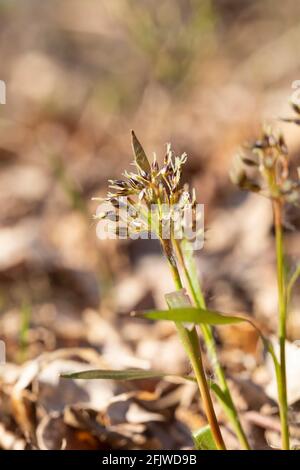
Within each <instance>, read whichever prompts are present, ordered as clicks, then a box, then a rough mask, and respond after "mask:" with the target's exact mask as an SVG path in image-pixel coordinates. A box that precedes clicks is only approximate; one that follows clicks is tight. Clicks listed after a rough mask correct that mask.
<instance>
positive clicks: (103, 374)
mask: <svg viewBox="0 0 300 470" xmlns="http://www.w3.org/2000/svg"><path fill="white" fill-rule="evenodd" d="M166 375H169V374H166V373H165V372H158V371H152V370H142V369H125V370H106V369H95V370H84V371H82V372H73V373H69V374H62V375H61V377H64V378H66V379H111V380H139V379H153V378H160V377H165V376H166Z"/></svg>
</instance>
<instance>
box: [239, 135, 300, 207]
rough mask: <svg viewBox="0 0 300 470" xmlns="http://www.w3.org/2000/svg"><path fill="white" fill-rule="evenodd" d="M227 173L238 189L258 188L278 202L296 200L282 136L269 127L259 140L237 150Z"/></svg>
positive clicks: (299, 194)
mask: <svg viewBox="0 0 300 470" xmlns="http://www.w3.org/2000/svg"><path fill="white" fill-rule="evenodd" d="M230 177H231V180H232V181H233V183H234V184H236V185H238V186H239V187H240V188H241V189H246V190H249V191H253V192H259V193H261V194H263V195H264V196H267V197H269V198H271V199H277V200H281V201H282V202H288V203H292V204H297V203H299V199H300V180H299V177H298V179H292V178H291V177H290V170H289V157H288V149H287V145H286V143H285V140H284V137H283V135H282V134H281V132H278V131H274V130H273V129H272V128H271V127H265V128H264V129H263V132H262V135H261V138H260V139H259V140H256V141H255V142H254V143H252V144H251V145H247V146H245V147H244V148H243V149H242V150H241V151H240V152H239V153H238V155H237V156H236V159H235V162H234V166H233V168H232V170H231V172H230Z"/></svg>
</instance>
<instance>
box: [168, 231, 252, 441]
mask: <svg viewBox="0 0 300 470" xmlns="http://www.w3.org/2000/svg"><path fill="white" fill-rule="evenodd" d="M173 243H174V246H175V250H176V254H177V257H178V259H179V262H180V264H181V266H182V269H183V272H184V275H185V278H186V280H187V283H188V286H189V290H190V293H191V296H192V298H193V301H194V303H195V305H196V307H198V308H202V309H205V308H206V304H205V299H204V296H203V293H202V290H201V287H200V283H199V286H198V289H197V290H196V289H195V287H194V283H193V280H192V277H191V274H190V272H189V270H188V268H187V265H186V263H185V260H184V256H183V253H182V249H181V246H180V243H179V242H178V240H176V239H174V240H173ZM201 331H202V334H203V338H204V341H205V344H206V347H207V351H208V354H209V356H210V359H211V362H212V364H213V366H214V370H215V373H216V376H217V378H218V382H219V385H220V387H221V388H222V390H223V392H224V394H225V396H226V398H227V402H228V405H229V407H227V408H226V412H227V414H228V417H229V419H230V421H231V424H232V426H233V428H234V430H235V433H236V435H237V437H238V439H239V441H240V443H241V445H242V448H243V449H245V450H251V447H250V444H249V442H248V439H247V436H246V434H245V431H244V429H243V427H242V424H241V422H240V420H239V417H238V412H237V409H236V408H235V406H234V403H233V400H232V397H231V393H230V390H229V387H228V384H227V380H226V377H225V373H224V370H223V367H222V366H221V364H220V361H219V358H218V354H217V349H216V344H215V340H214V336H213V330H212V328H211V327H210V326H209V325H202V326H201ZM229 410H230V413H229Z"/></svg>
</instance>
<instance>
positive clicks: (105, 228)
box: [95, 196, 204, 250]
mask: <svg viewBox="0 0 300 470" xmlns="http://www.w3.org/2000/svg"><path fill="white" fill-rule="evenodd" d="M95 218H96V220H98V223H97V228H96V232H97V237H98V238H99V239H100V240H104V239H111V240H114V239H117V238H119V239H123V240H124V239H131V240H136V239H138V238H140V239H144V240H149V239H161V240H168V239H171V238H174V239H176V240H182V239H185V240H188V241H189V242H190V243H189V247H190V249H191V250H200V249H201V248H202V247H203V244H204V204H185V205H184V206H182V205H181V204H174V205H172V206H170V205H169V204H160V205H157V204H152V205H151V206H150V207H146V206H145V205H143V206H141V205H139V204H132V203H131V202H130V199H129V198H127V197H124V196H121V197H118V198H115V199H114V203H112V202H111V201H104V202H103V203H101V204H100V205H99V206H98V208H97V211H96V216H95Z"/></svg>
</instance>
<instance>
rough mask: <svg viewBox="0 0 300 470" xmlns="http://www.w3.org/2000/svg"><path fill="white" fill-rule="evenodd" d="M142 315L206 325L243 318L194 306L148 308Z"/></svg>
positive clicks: (241, 319) (154, 318) (236, 321)
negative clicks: (164, 308)
mask: <svg viewBox="0 0 300 470" xmlns="http://www.w3.org/2000/svg"><path fill="white" fill-rule="evenodd" d="M143 316H144V317H146V318H149V319H151V320H170V321H174V322H180V323H192V324H198V325H202V324H206V325H229V324H232V323H241V322H243V321H245V318H243V317H238V316H232V315H223V314H222V313H219V312H216V311H213V310H206V309H202V308H195V307H181V308H170V309H169V310H150V311H148V312H145V313H143Z"/></svg>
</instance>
